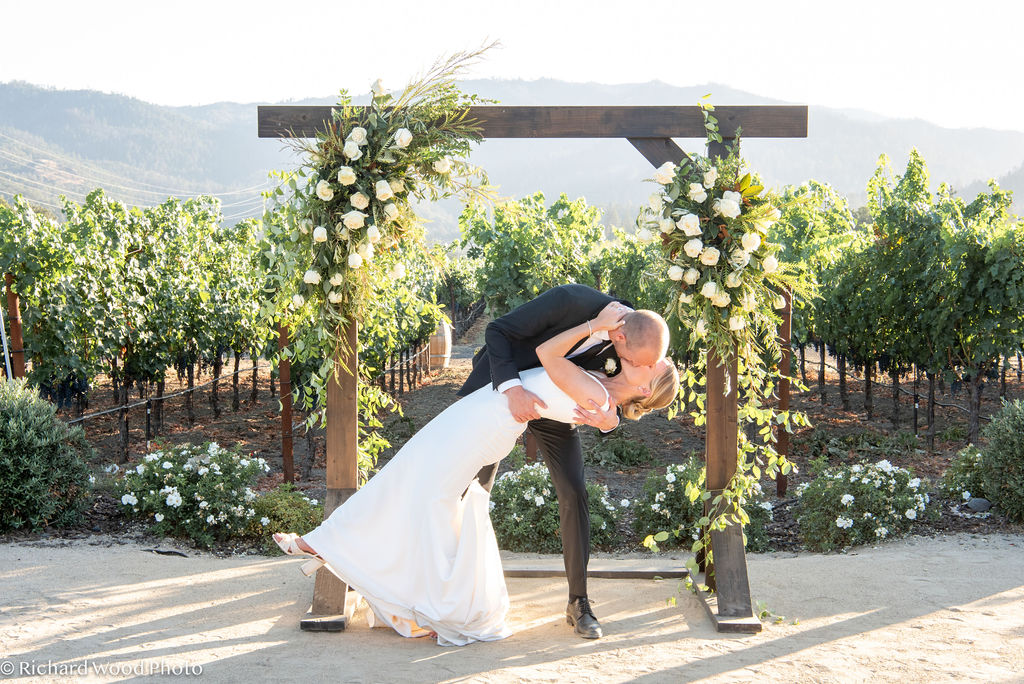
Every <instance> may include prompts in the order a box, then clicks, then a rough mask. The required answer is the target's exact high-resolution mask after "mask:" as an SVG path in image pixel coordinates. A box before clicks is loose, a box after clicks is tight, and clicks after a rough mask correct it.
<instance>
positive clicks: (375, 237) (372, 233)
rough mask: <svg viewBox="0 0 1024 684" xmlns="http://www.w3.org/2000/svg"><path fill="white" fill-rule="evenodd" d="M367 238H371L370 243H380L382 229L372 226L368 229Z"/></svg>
mask: <svg viewBox="0 0 1024 684" xmlns="http://www.w3.org/2000/svg"><path fill="white" fill-rule="evenodd" d="M366 237H367V238H369V240H370V242H378V241H379V240H380V228H378V227H377V226H370V227H369V228H367V229H366Z"/></svg>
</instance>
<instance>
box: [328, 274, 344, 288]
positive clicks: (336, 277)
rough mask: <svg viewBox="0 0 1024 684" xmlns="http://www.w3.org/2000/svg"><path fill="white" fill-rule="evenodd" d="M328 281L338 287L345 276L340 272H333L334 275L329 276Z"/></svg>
mask: <svg viewBox="0 0 1024 684" xmlns="http://www.w3.org/2000/svg"><path fill="white" fill-rule="evenodd" d="M329 282H330V283H331V285H333V286H334V287H338V286H339V285H341V284H342V283H343V282H345V276H343V275H341V274H340V273H335V274H334V275H332V276H331V279H330V281H329Z"/></svg>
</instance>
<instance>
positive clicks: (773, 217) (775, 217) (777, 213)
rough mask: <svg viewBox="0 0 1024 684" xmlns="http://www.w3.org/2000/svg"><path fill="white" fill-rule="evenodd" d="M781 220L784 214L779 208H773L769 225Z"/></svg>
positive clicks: (769, 215)
mask: <svg viewBox="0 0 1024 684" xmlns="http://www.w3.org/2000/svg"><path fill="white" fill-rule="evenodd" d="M780 218H782V212H781V211H779V210H778V209H777V208H775V207H772V210H771V211H769V212H768V220H770V221H771V223H769V224H768V225H771V224H772V223H775V222H776V221H778V220H779V219H780Z"/></svg>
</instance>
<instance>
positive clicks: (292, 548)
mask: <svg viewBox="0 0 1024 684" xmlns="http://www.w3.org/2000/svg"><path fill="white" fill-rule="evenodd" d="M278 535H280V536H278ZM298 539H299V535H297V534H295V533H294V532H287V533H282V532H277V533H275V534H274V543H276V544H277V545H278V547H280V549H281V550H282V551H284V552H285V553H286V554H288V555H289V556H309V557H310V560H308V561H306V562H305V563H303V564H302V565H300V566H299V570H301V571H302V574H303V575H305V576H306V577H309V576H310V575H312V574H313V573H314V572H316V571H317V570H319V569H320V566H322V565H323V564H324V559H323V558H321V557H320V556H318V555H316V554H314V553H310V552H308V551H304V550H302V548H301V547H300V546H299V542H298Z"/></svg>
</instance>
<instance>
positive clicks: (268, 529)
mask: <svg viewBox="0 0 1024 684" xmlns="http://www.w3.org/2000/svg"><path fill="white" fill-rule="evenodd" d="M252 507H253V509H255V511H256V512H255V514H254V515H253V517H252V518H251V519H250V520H249V524H248V526H247V527H246V529H245V534H246V536H249V537H252V538H254V539H258V540H259V541H260V542H261V545H262V547H263V550H264V552H265V553H267V554H269V555H272V556H276V555H281V554H282V553H283V552H282V551H281V549H280V547H278V545H277V544H276V543H275V542H274V538H273V534H274V532H294V533H295V534H298V535H303V534H306V533H307V532H309V531H310V530H312V529H313V528H315V527H317V526H318V525H319V524H320V523H321V522H323V519H324V505H323V504H322V503H320V502H319V501H318V500H316V499H311V498H309V497H308V496H306V495H305V494H303V493H302V492H301V491H299V490H298V489H296V487H295V485H294V484H292V483H291V482H283V483H281V484H280V485H278V486H277V487H276V488H275V489H272V490H271V491H269V492H267V493H266V494H263V495H261V496H260V497H259V498H257V499H256V500H255V501H254V502H253V504H252Z"/></svg>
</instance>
